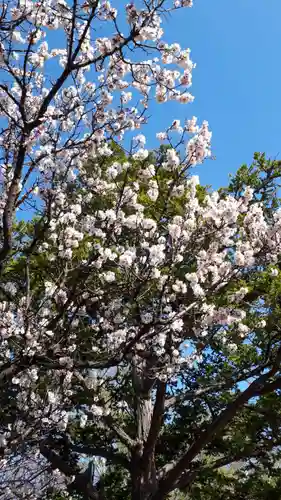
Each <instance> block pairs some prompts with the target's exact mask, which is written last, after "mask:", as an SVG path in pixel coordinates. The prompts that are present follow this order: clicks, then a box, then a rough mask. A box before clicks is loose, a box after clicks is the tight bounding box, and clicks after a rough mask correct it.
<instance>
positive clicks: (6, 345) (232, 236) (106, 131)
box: [0, 0, 281, 500]
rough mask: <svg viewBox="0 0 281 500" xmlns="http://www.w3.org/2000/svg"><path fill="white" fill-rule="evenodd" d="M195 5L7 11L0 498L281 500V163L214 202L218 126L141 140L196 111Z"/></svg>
mask: <svg viewBox="0 0 281 500" xmlns="http://www.w3.org/2000/svg"><path fill="white" fill-rule="evenodd" d="M112 4H114V2H112ZM191 6H192V1H191V0H175V2H169V1H165V0H145V1H144V0H143V1H140V2H138V3H136V4H133V3H130V4H127V5H126V7H125V9H122V8H121V9H120V12H118V10H117V8H115V7H114V6H113V5H111V3H110V2H109V1H101V2H100V1H95V0H91V1H89V2H80V1H79V0H73V2H72V1H69V2H66V1H64V0H59V2H53V1H51V0H48V1H46V0H44V1H39V2H33V1H31V0H25V1H20V2H19V3H17V2H13V1H10V2H8V3H7V4H3V5H2V10H1V13H0V42H1V43H0V73H1V82H2V83H0V115H1V122H0V123H1V132H0V151H1V153H0V155H1V180H0V185H1V205H0V209H1V226H0V310H1V318H0V345H1V349H0V388H1V389H0V403H1V404H0V451H1V460H0V471H1V478H0V495H2V498H3V499H8V500H10V499H11V498H15V499H16V498H19V499H23V500H26V499H32V498H35V499H39V498H42V499H47V498H53V499H54V498H55V499H56V500H62V499H65V498H73V499H76V498H79V499H85V500H90V499H95V500H111V499H112V500H113V499H118V498H119V499H120V500H121V498H122V499H124V500H126V499H128V500H129V499H132V500H164V499H166V498H171V499H172V498H173V499H174V500H177V499H181V498H189V497H190V498H192V499H193V500H194V499H198V500H199V499H200V500H201V499H202V500H209V499H210V500H211V499H212V498H216V499H218V498H225V497H227V498H228V499H230V500H231V499H232V498H233V499H234V498H236V499H237V498H241V499H242V498H243V499H248V500H252V499H254V498H255V499H257V498H260V499H263V498H264V499H265V498H268V497H269V495H270V498H274V495H277V496H276V498H278V491H279V486H280V479H279V475H278V473H279V465H278V464H279V461H280V419H281V407H280V402H279V400H280V398H279V396H280V388H281V373H280V361H281V344H280V332H279V329H280V326H279V325H280V316H281V309H280V287H281V281H280V267H279V266H280V250H281V210H280V200H279V197H278V196H279V182H280V176H281V164H280V162H279V161H277V160H272V159H267V158H266V156H265V154H259V153H256V154H255V157H254V162H253V164H252V165H251V166H249V167H248V166H247V165H244V166H242V167H241V168H240V169H239V170H238V172H237V174H236V175H235V176H234V177H233V178H231V179H230V183H229V186H228V187H226V188H222V189H220V190H218V191H214V190H213V189H211V187H205V186H202V185H200V182H199V177H198V176H197V175H192V168H193V167H194V166H195V165H198V164H201V163H203V161H204V160H205V159H208V158H209V159H210V157H211V132H210V130H209V126H208V123H207V122H206V121H204V122H203V123H202V124H201V125H198V124H197V119H196V117H192V118H191V119H187V120H186V122H185V123H184V124H181V123H180V122H179V120H174V121H173V122H172V123H171V126H170V127H168V129H167V130H165V131H160V132H157V139H158V140H159V142H160V143H161V144H160V146H159V148H156V149H155V150H153V151H150V150H149V149H146V138H145V136H144V135H143V133H140V131H139V129H140V128H141V127H143V128H144V126H145V124H146V122H147V120H148V117H149V104H150V101H151V99H153V98H155V99H156V100H157V102H159V103H164V102H166V101H168V100H172V101H173V100H174V101H176V102H180V103H183V104H185V103H188V102H192V100H193V96H192V95H191V94H190V93H189V92H187V88H188V87H189V86H190V84H191V79H192V70H193V68H194V64H193V63H192V61H191V59H190V51H189V49H182V48H181V47H180V46H179V44H177V43H174V44H170V45H169V44H167V43H165V42H164V41H163V28H162V27H161V20H162V18H164V17H165V15H166V14H170V13H171V12H172V11H174V10H177V9H179V8H182V7H191ZM117 7H118V6H117ZM124 13H125V18H124V19H122V16H123V17H124ZM124 25H126V30H127V31H126V33H125V34H124V33H123V31H124V29H125V28H124ZM121 27H122V29H121ZM54 31H57V32H58V33H59V40H60V44H59V45H60V47H61V46H62V47H63V48H51V47H53V45H54V44H55V43H57V40H58V39H56V37H55V35H54V34H53V33H54ZM104 35H106V36H104ZM87 74H88V79H86V76H87ZM130 101H131V102H132V103H133V104H135V106H131V104H130V106H131V107H129V106H128V103H129V102H130ZM211 167H212V164H211ZM211 167H210V168H211ZM98 462H99V464H100V471H99V473H98V475H97V474H96V469H97V463H98ZM262 495H263V496H262ZM266 495H267V496H266Z"/></svg>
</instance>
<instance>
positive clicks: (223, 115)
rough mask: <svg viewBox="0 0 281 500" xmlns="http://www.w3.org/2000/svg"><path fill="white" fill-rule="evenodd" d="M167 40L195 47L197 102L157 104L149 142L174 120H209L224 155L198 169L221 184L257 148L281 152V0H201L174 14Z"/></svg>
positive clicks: (216, 144) (202, 175) (167, 27)
mask: <svg viewBox="0 0 281 500" xmlns="http://www.w3.org/2000/svg"><path fill="white" fill-rule="evenodd" d="M164 39H165V40H166V41H167V42H169V43H170V42H173V41H178V42H179V43H180V44H181V45H182V46H183V47H189V48H190V49H191V56H192V59H193V61H194V62H196V63H197V68H196V69H195V70H194V73H193V85H192V87H191V89H190V91H191V93H193V95H194V96H195V101H194V103H193V104H188V105H185V106H183V105H175V104H174V103H173V104H168V105H167V104H164V105H157V107H154V106H153V116H152V120H151V124H150V125H149V126H148V128H149V133H147V132H148V130H147V131H146V134H147V136H148V137H149V139H150V140H149V143H150V144H149V145H151V143H153V145H154V133H155V129H158V130H159V129H160V130H162V129H163V128H164V124H166V125H168V124H169V123H170V122H171V120H172V119H174V118H181V119H182V120H184V118H186V117H187V118H188V117H191V116H192V115H195V116H198V118H199V120H200V121H201V120H203V119H206V120H208V121H209V123H210V127H211V129H212V132H213V141H212V143H213V154H214V155H215V156H216V158H217V159H216V161H208V162H207V163H205V164H204V165H202V166H201V167H200V170H199V172H198V173H199V175H200V180H201V182H202V183H210V184H212V185H213V186H214V187H219V185H225V184H226V183H227V179H228V173H230V172H232V173H234V172H235V170H236V169H237V168H238V167H239V166H240V165H241V164H242V163H244V162H247V163H248V162H250V161H251V158H252V155H253V153H254V152H255V151H265V152H266V153H267V154H268V155H270V156H276V155H279V157H280V158H281V81H280V77H281V0H194V7H193V8H192V9H183V10H181V11H179V12H177V13H176V14H174V15H173V17H172V18H171V19H170V20H169V19H168V22H167V23H165V36H164ZM155 113H157V115H156V116H155ZM159 124H160V125H159Z"/></svg>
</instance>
